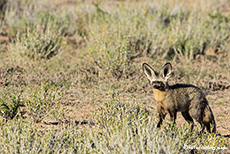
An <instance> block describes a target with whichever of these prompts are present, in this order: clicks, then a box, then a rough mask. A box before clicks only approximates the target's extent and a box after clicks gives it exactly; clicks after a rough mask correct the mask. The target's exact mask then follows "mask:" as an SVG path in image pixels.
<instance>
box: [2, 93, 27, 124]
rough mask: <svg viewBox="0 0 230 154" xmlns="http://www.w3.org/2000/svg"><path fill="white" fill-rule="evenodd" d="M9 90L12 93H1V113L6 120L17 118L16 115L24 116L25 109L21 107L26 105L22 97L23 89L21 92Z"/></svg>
mask: <svg viewBox="0 0 230 154" xmlns="http://www.w3.org/2000/svg"><path fill="white" fill-rule="evenodd" d="M7 90H9V89H7ZM9 91H10V92H11V93H8V92H6V93H1V97H0V115H1V116H2V118H3V120H4V121H5V122H7V121H8V120H11V119H13V118H15V117H16V116H23V114H24V113H25V112H24V111H21V108H22V107H23V106H24V104H23V102H22V101H21V99H20V96H21V93H22V91H21V92H19V93H16V92H14V91H12V90H9ZM20 113H21V115H20Z"/></svg>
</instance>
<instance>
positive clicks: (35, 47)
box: [10, 29, 62, 60]
mask: <svg viewBox="0 0 230 154" xmlns="http://www.w3.org/2000/svg"><path fill="white" fill-rule="evenodd" d="M61 46H62V37H61V35H60V34H59V33H56V32H54V31H52V30H51V29H47V30H45V31H43V29H34V30H30V29H28V30H27V32H26V33H25V34H21V35H18V36H17V39H16V42H15V44H13V45H11V48H10V50H11V52H13V54H20V55H22V56H23V55H25V56H27V57H29V58H33V59H38V60H39V59H50V58H51V57H53V56H55V55H57V54H59V53H60V52H61Z"/></svg>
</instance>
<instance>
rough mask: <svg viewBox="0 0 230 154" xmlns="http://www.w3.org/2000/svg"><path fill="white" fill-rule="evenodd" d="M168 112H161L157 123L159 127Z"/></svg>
mask: <svg viewBox="0 0 230 154" xmlns="http://www.w3.org/2000/svg"><path fill="white" fill-rule="evenodd" d="M165 116H166V114H165V113H159V122H158V123H157V127H158V128H159V127H160V126H161V124H162V122H163V120H164V118H165Z"/></svg>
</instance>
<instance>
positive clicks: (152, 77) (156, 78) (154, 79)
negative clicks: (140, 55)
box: [142, 62, 172, 91]
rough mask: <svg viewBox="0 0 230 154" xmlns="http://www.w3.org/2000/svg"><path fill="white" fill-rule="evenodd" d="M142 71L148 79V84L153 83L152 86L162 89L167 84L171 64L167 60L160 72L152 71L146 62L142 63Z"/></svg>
mask: <svg viewBox="0 0 230 154" xmlns="http://www.w3.org/2000/svg"><path fill="white" fill-rule="evenodd" d="M142 68H143V71H144V73H145V75H146V76H147V78H148V79H149V81H150V84H151V85H153V88H155V89H158V90H161V91H164V90H165V89H166V88H167V86H168V78H169V77H170V75H171V73H172V65H171V64H170V63H169V62H167V63H166V64H165V65H164V66H163V67H162V68H161V71H160V72H156V71H154V69H152V67H151V66H149V65H148V64H147V63H143V65H142Z"/></svg>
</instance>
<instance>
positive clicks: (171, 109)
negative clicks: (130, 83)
mask: <svg viewBox="0 0 230 154" xmlns="http://www.w3.org/2000/svg"><path fill="white" fill-rule="evenodd" d="M143 71H144V73H145V74H146V76H147V78H148V79H149V81H150V84H151V85H152V86H153V91H154V98H155V100H156V101H157V110H158V113H159V122H158V124H157V127H160V125H161V124H162V122H163V119H164V118H165V116H166V114H167V113H169V114H170V117H171V120H172V121H173V125H174V124H175V120H176V115H177V112H181V113H182V115H183V117H184V118H185V120H186V121H187V122H188V123H189V124H191V130H192V129H193V127H194V121H193V119H195V120H196V121H197V122H199V123H200V124H201V126H202V130H203V129H204V127H206V129H207V131H208V132H214V133H215V132H216V125H215V120H214V116H213V113H212V111H211V108H210V107H209V105H208V101H207V99H206V98H205V95H204V93H203V92H202V90H201V89H200V88H198V87H196V86H194V85H189V84H175V85H169V84H168V78H169V77H170V76H171V73H172V65H171V64H170V63H166V64H165V65H164V66H163V67H162V68H161V70H160V72H156V71H155V70H154V69H153V68H152V67H150V66H149V65H148V64H147V63H143ZM211 126H213V127H211Z"/></svg>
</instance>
